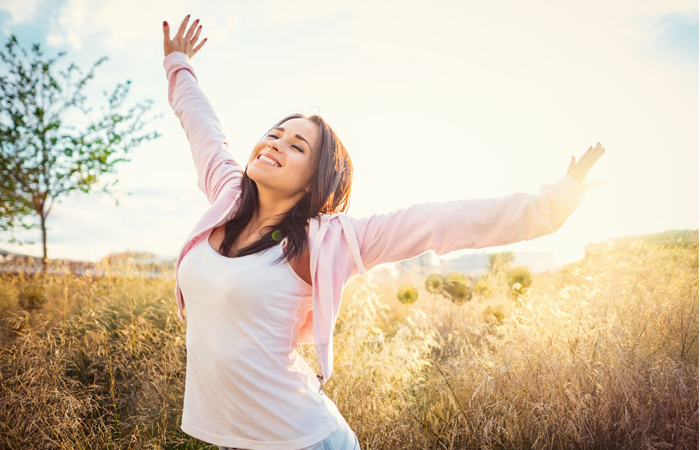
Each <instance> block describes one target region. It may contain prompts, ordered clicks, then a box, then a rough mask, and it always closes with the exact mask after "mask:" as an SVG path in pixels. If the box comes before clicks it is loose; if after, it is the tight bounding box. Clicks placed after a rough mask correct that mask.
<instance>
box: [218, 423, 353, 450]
mask: <svg viewBox="0 0 700 450" xmlns="http://www.w3.org/2000/svg"><path fill="white" fill-rule="evenodd" d="M219 450H245V449H242V448H239V449H237V448H231V447H221V446H219ZM299 450H360V441H358V440H357V435H356V434H355V432H354V431H352V429H351V428H350V426H349V425H348V423H347V422H346V421H344V420H343V422H342V423H341V424H340V426H339V427H338V429H337V430H335V432H333V434H331V435H330V436H328V437H327V438H326V439H324V440H322V441H321V442H317V443H316V444H314V445H311V446H309V447H304V448H302V449H299Z"/></svg>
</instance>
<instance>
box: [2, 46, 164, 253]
mask: <svg viewBox="0 0 700 450" xmlns="http://www.w3.org/2000/svg"><path fill="white" fill-rule="evenodd" d="M5 47H6V51H5V52H0V60H2V62H3V63H4V65H5V69H6V74H5V75H3V76H0V180H2V183H1V184H0V217H1V218H0V230H5V231H7V230H13V229H14V228H16V227H23V228H25V229H29V228H35V227H37V226H38V227H40V228H41V230H42V237H43V243H44V258H46V253H47V251H46V218H47V217H48V215H49V214H50V212H51V208H52V207H53V204H54V201H56V200H57V199H60V198H61V197H64V196H66V195H67V194H69V193H71V192H73V191H79V192H83V193H89V192H91V191H92V190H93V189H94V188H95V187H96V186H97V185H98V183H99V181H100V177H101V176H102V175H103V174H107V173H113V172H114V170H115V166H116V164H117V163H120V162H125V161H129V159H127V158H126V154H127V153H128V152H129V151H130V150H132V149H133V148H134V147H137V146H138V145H140V144H141V143H143V142H144V141H148V140H151V139H155V138H157V137H159V136H160V135H159V134H158V133H157V132H155V131H152V132H146V131H144V127H145V126H146V125H147V124H148V123H150V122H151V121H152V120H153V119H150V120H144V116H145V115H146V113H147V112H148V111H149V110H150V109H151V106H152V101H150V100H146V101H144V102H143V103H136V104H135V105H134V106H131V107H130V108H128V109H125V108H126V106H125V101H126V98H127V95H128V94H129V90H130V87H131V84H130V81H128V80H127V81H126V82H125V83H120V84H118V85H117V86H116V88H115V89H114V91H113V92H112V93H111V94H110V95H107V93H106V92H105V95H106V96H107V106H106V108H105V107H102V108H101V111H100V113H94V112H93V111H92V110H91V109H90V108H88V107H87V106H86V100H87V97H86V95H85V94H84V93H83V92H84V89H85V87H86V86H87V84H88V82H89V81H90V80H91V79H93V78H94V74H95V69H96V68H97V67H98V66H100V65H101V64H102V63H104V62H105V61H106V60H107V57H102V58H100V59H99V60H98V61H97V62H95V64H93V66H92V67H91V68H90V70H89V71H88V72H87V73H85V74H83V72H82V70H81V69H80V68H79V67H78V66H76V65H75V64H73V63H71V64H70V65H69V66H68V68H67V69H65V70H62V71H59V72H58V74H57V73H56V70H57V69H56V63H57V61H58V60H59V58H61V57H62V56H64V55H65V52H61V53H59V54H58V56H56V57H53V58H50V57H45V56H44V53H43V51H42V50H41V48H40V46H39V44H34V45H33V46H32V48H31V51H30V52H27V51H26V50H25V49H23V48H21V47H19V44H18V42H17V38H16V37H15V36H10V38H9V39H8V42H7V44H6V45H5ZM81 116H82V117H81ZM83 122H84V123H86V124H85V125H83V126H78V125H77V124H80V123H83ZM117 181H118V180H116V181H114V182H113V183H110V184H106V185H104V186H103V187H102V191H103V192H107V193H111V191H110V190H109V187H110V186H113V185H114V184H116V183H117ZM59 201H60V200H59ZM30 214H35V215H36V217H38V219H39V222H38V224H37V223H34V222H32V221H31V220H27V219H28V218H29V215H30ZM13 241H16V239H15V238H14V237H13V238H12V239H11V242H13Z"/></svg>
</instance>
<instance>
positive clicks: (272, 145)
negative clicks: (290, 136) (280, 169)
mask: <svg viewBox="0 0 700 450" xmlns="http://www.w3.org/2000/svg"><path fill="white" fill-rule="evenodd" d="M267 146H268V148H271V149H274V150H275V151H277V152H279V151H280V145H279V143H278V142H277V139H272V140H270V141H267Z"/></svg>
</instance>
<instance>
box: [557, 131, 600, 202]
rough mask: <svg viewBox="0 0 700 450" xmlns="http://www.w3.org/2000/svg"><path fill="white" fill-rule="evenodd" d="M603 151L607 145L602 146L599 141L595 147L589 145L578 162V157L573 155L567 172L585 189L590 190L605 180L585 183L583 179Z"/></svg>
mask: <svg viewBox="0 0 700 450" xmlns="http://www.w3.org/2000/svg"><path fill="white" fill-rule="evenodd" d="M603 153H605V147H601V146H600V142H598V144H597V145H596V146H595V148H593V147H588V150H587V151H586V153H585V154H584V155H583V156H582V157H581V159H579V160H578V162H576V158H574V157H573V156H572V157H571V164H569V169H568V170H567V171H566V174H567V175H571V177H572V178H573V179H574V180H576V181H578V183H579V184H580V185H581V187H583V189H584V191H587V190H589V189H590V188H591V187H593V186H594V185H596V184H600V183H603V181H597V182H595V183H589V184H583V179H584V178H586V175H587V174H588V171H589V170H590V168H591V167H593V164H595V162H596V161H598V158H600V157H601V156H603Z"/></svg>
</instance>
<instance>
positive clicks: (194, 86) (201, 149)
mask: <svg viewBox="0 0 700 450" xmlns="http://www.w3.org/2000/svg"><path fill="white" fill-rule="evenodd" d="M163 66H164V67H165V73H166V77H167V79H168V102H169V103H170V107H171V108H172V109H173V111H174V112H175V115H176V116H177V117H178V118H179V119H180V124H181V125H182V128H183V129H184V130H185V134H186V135H187V140H188V141H189V143H190V150H191V152H192V159H193V160H194V165H195V168H196V169H197V186H198V187H199V189H200V190H201V191H202V192H204V194H205V195H206V196H207V199H208V200H209V203H210V204H212V203H214V201H216V199H217V197H218V196H219V194H220V193H221V192H222V191H223V190H224V189H234V190H240V184H241V177H242V176H243V170H242V169H241V166H240V165H239V164H238V163H237V162H236V161H235V160H234V159H233V157H232V156H231V154H230V153H229V151H228V141H227V140H226V136H224V133H223V131H222V130H221V123H220V122H219V119H218V117H217V116H216V114H215V113H214V110H213V108H212V106H211V104H210V103H209V99H207V97H206V96H205V95H204V93H203V92H202V90H201V89H200V87H199V83H198V81H197V77H196V75H195V73H194V68H193V67H192V65H191V64H190V60H189V58H188V57H187V55H185V54H184V53H182V52H173V53H170V54H169V55H168V56H166V57H165V59H164V61H163Z"/></svg>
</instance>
